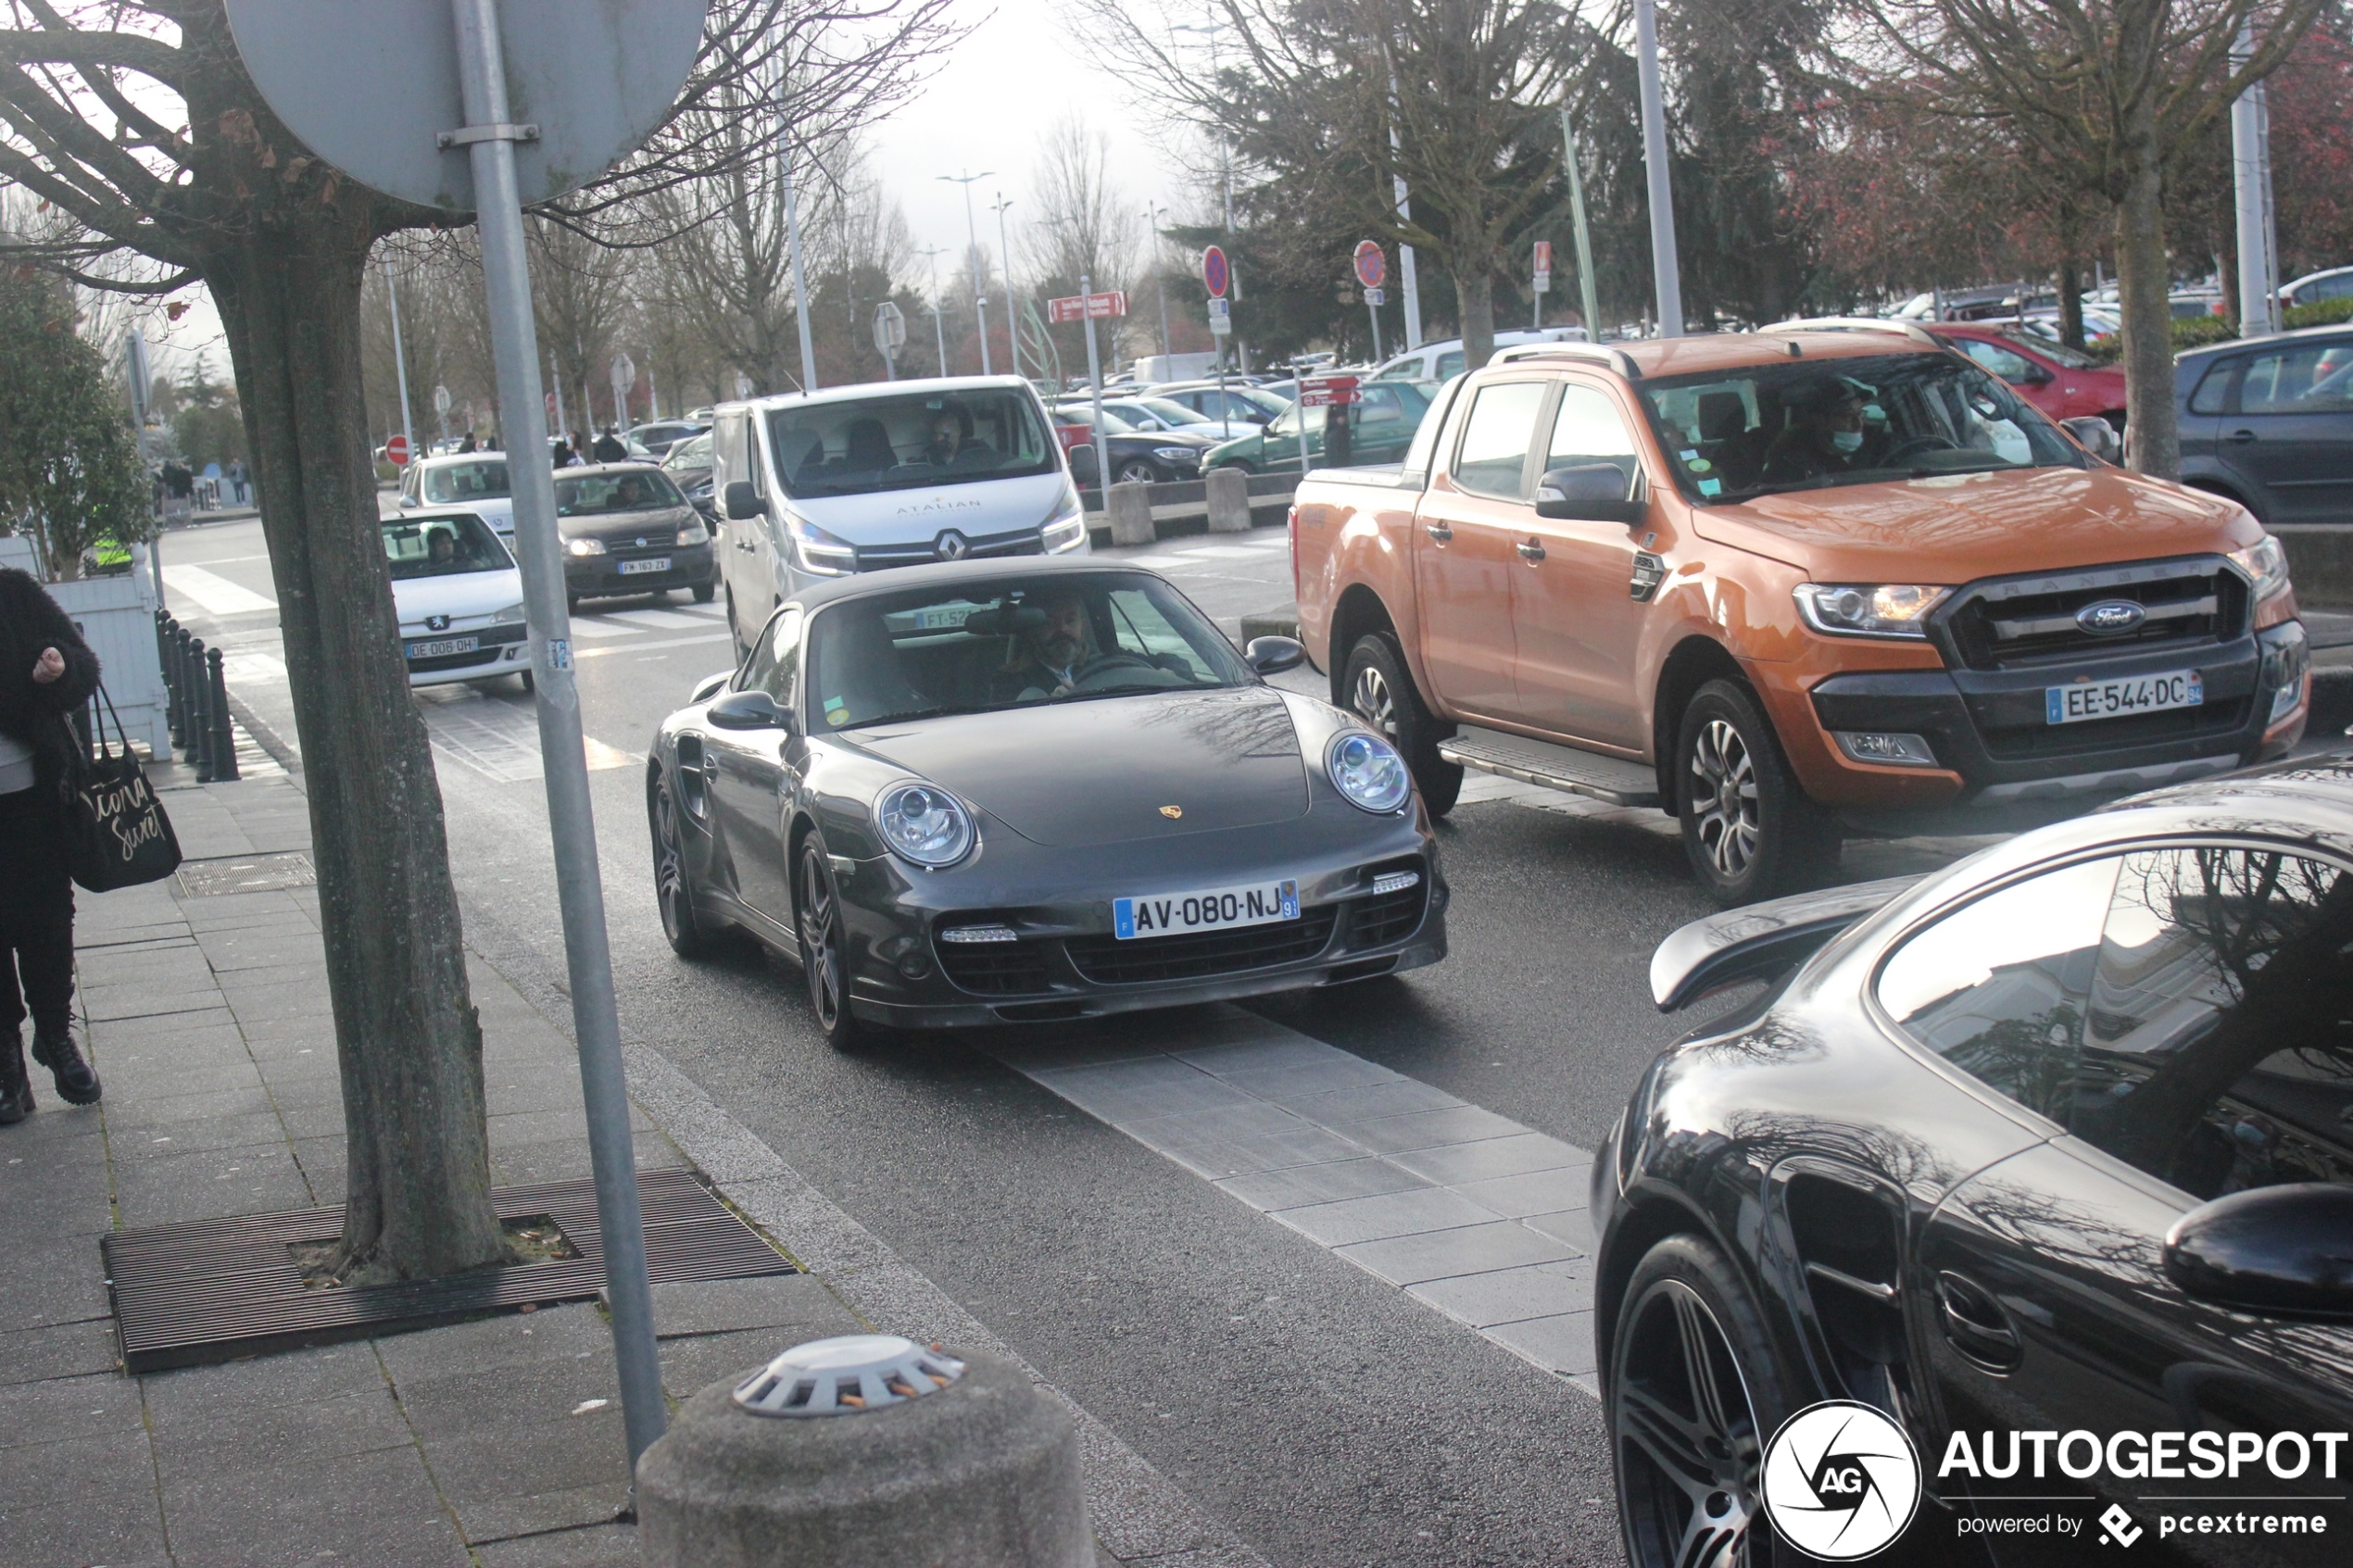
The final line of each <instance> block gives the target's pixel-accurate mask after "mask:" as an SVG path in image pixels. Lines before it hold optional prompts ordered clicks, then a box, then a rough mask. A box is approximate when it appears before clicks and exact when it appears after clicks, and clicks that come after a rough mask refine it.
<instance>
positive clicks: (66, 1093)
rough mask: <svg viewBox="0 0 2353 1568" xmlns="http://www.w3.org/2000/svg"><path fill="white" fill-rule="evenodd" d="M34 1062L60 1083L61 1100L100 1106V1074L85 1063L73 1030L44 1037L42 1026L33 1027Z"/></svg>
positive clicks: (59, 1096) (59, 1094)
mask: <svg viewBox="0 0 2353 1568" xmlns="http://www.w3.org/2000/svg"><path fill="white" fill-rule="evenodd" d="M32 1060H35V1061H37V1062H39V1063H40V1064H41V1065H42V1066H44V1067H45V1068H47V1069H48V1070H49V1076H50V1077H51V1078H53V1079H55V1080H56V1081H57V1098H60V1099H62V1100H64V1101H65V1102H66V1103H67V1104H68V1105H95V1104H97V1103H98V1096H99V1093H100V1092H101V1091H100V1090H99V1088H98V1075H97V1074H96V1073H93V1072H92V1071H90V1064H89V1063H88V1062H86V1061H84V1060H82V1052H81V1050H80V1049H79V1048H78V1047H76V1046H75V1045H74V1043H73V1031H71V1030H70V1029H60V1030H58V1031H57V1033H56V1034H54V1035H44V1034H43V1033H42V1032H41V1026H40V1025H39V1024H35V1025H33V1029H32ZM17 1071H18V1072H19V1073H23V1071H24V1069H23V1068H22V1067H19V1068H18V1069H17ZM28 1092H30V1091H28ZM26 1109H28V1110H30V1109H31V1107H30V1106H28V1107H27V1108H26Z"/></svg>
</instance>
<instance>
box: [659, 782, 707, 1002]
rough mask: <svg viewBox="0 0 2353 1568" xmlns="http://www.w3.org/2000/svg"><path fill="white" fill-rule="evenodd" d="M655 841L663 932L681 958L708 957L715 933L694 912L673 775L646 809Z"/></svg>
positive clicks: (684, 834) (691, 885)
mask: <svg viewBox="0 0 2353 1568" xmlns="http://www.w3.org/2000/svg"><path fill="white" fill-rule="evenodd" d="M647 816H648V818H649V819H650V822H649V825H650V826H651V827H652V829H653V840H654V903H655V904H656V905H657V906H658V907H659V908H660V909H661V934H662V935H663V936H664V937H665V938H667V939H668V940H669V943H670V950H671V951H672V952H673V953H676V954H677V955H678V956H679V957H680V958H682V959H689V960H699V959H707V958H709V957H711V954H712V953H713V952H714V951H716V950H717V948H718V946H719V943H718V940H717V937H716V935H715V934H714V933H713V932H712V931H711V929H710V928H709V927H708V926H706V925H705V924H704V923H703V922H702V921H701V919H700V918H699V917H698V915H697V914H696V913H695V886H694V882H693V879H692V877H691V875H690V874H689V873H688V872H687V870H686V822H684V821H682V820H681V819H680V816H679V807H678V796H677V792H676V791H675V790H674V789H673V788H672V786H671V782H670V774H669V773H668V772H667V771H665V772H664V773H663V774H662V775H661V783H660V784H656V785H655V786H654V798H653V801H652V804H651V806H650V808H649V809H648V812H647Z"/></svg>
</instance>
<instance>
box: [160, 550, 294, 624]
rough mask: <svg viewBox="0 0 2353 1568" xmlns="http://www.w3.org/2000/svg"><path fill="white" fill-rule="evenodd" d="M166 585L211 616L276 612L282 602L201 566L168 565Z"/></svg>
mask: <svg viewBox="0 0 2353 1568" xmlns="http://www.w3.org/2000/svg"><path fill="white" fill-rule="evenodd" d="M163 583H164V586H165V587H167V588H169V589H170V590H171V591H172V592H173V593H175V594H179V595H182V596H184V597H187V598H191V599H194V600H195V602H196V606H197V608H200V609H202V610H204V612H205V613H206V614H208V615H250V614H252V613H253V612H254V611H255V610H258V609H275V608H278V601H277V600H275V599H271V598H265V597H263V596H261V595H259V594H257V593H255V592H254V591H253V590H252V589H250V588H248V587H246V586H245V585H244V584H243V583H232V582H230V581H229V580H228V579H227V578H226V577H222V576H220V575H219V574H218V573H215V572H210V571H206V570H205V569H204V568H203V567H200V566H185V565H182V566H173V565H171V564H170V563H169V562H167V563H165V566H164V569H163Z"/></svg>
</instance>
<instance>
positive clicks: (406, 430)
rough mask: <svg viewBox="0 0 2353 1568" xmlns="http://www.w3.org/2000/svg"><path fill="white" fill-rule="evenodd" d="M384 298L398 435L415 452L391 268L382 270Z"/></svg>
mask: <svg viewBox="0 0 2353 1568" xmlns="http://www.w3.org/2000/svg"><path fill="white" fill-rule="evenodd" d="M384 298H385V300H386V301H387V302H389V303H390V305H391V306H392V373H393V379H394V380H395V381H396V383H399V387H400V433H401V434H402V435H404V436H406V437H408V440H409V451H410V452H411V453H414V452H415V451H416V450H417V433H416V431H415V429H414V428H412V427H411V426H410V425H409V357H408V356H407V355H406V354H403V353H402V352H401V351H400V290H399V289H398V288H397V287H396V286H395V284H394V283H393V281H392V268H391V267H390V265H389V264H387V265H386V266H385V268H384Z"/></svg>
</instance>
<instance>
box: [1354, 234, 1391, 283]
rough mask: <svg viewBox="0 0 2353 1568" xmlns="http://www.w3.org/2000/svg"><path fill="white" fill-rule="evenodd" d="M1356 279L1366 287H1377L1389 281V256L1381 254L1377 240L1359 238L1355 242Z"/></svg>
mask: <svg viewBox="0 0 2353 1568" xmlns="http://www.w3.org/2000/svg"><path fill="white" fill-rule="evenodd" d="M1356 281H1357V282H1360V283H1362V284H1364V285H1365V287H1366V288H1368V289H1377V288H1378V287H1380V286H1381V285H1382V284H1383V283H1385V282H1389V258H1388V257H1386V256H1383V255H1382V254H1381V248H1380V245H1379V244H1378V242H1376V241H1373V240H1361V241H1359V242H1358V243H1357V245H1356Z"/></svg>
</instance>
